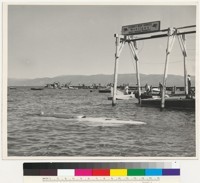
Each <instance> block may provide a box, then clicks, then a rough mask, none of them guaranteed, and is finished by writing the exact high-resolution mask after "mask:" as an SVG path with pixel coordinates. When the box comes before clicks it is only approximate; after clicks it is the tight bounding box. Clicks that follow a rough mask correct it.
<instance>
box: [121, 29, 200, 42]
mask: <svg viewBox="0 0 200 183" xmlns="http://www.w3.org/2000/svg"><path fill="white" fill-rule="evenodd" d="M194 33H196V31H187V32H179V33H177V35H183V34H194ZM162 37H168V34H158V35H153V36H149V37H142V38H135V39H128V40H127V39H126V38H124V41H126V42H131V41H141V40H146V39H155V38H162ZM121 39H123V38H121Z"/></svg>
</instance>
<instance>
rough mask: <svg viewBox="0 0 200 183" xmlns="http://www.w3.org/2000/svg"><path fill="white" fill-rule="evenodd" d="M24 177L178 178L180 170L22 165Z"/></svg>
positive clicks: (143, 165)
mask: <svg viewBox="0 0 200 183" xmlns="http://www.w3.org/2000/svg"><path fill="white" fill-rule="evenodd" d="M105 165H107V167H105ZM131 165H132V167H131ZM135 165H137V166H135ZM127 167H129V168H127ZM24 176H112V177H114V176H122V177H123V176H180V168H177V166H172V164H171V163H157V164H156V163H140V164H139V163H138V162H137V163H109V164H106V163H74V164H73V163H64V164H63V163H24Z"/></svg>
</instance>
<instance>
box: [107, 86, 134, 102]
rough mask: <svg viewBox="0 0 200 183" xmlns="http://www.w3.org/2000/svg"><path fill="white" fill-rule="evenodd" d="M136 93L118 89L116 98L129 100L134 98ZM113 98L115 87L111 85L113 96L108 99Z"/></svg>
mask: <svg viewBox="0 0 200 183" xmlns="http://www.w3.org/2000/svg"><path fill="white" fill-rule="evenodd" d="M134 98H135V94H134V93H133V92H131V94H125V92H123V91H120V90H117V95H116V100H129V99H134ZM112 99H113V87H111V96H110V97H108V100H112Z"/></svg>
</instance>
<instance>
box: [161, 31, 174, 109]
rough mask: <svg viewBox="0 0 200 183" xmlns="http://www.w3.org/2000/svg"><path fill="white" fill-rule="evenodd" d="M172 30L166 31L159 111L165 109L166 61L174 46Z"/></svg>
mask: <svg viewBox="0 0 200 183" xmlns="http://www.w3.org/2000/svg"><path fill="white" fill-rule="evenodd" d="M173 33H174V29H171V28H169V30H168V40H167V50H166V60H165V69H164V77H163V84H162V88H160V89H161V90H162V91H161V92H162V96H161V97H162V98H161V109H163V108H164V107H165V93H166V81H167V69H168V60H169V54H170V52H171V49H172V47H173V44H174V40H175V35H173Z"/></svg>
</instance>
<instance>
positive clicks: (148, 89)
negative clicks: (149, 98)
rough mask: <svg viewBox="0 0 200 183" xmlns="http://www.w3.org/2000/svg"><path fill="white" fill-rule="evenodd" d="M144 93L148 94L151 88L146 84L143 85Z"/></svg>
mask: <svg viewBox="0 0 200 183" xmlns="http://www.w3.org/2000/svg"><path fill="white" fill-rule="evenodd" d="M145 91H146V93H149V92H150V91H151V87H150V86H149V85H148V84H146V85H145Z"/></svg>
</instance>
